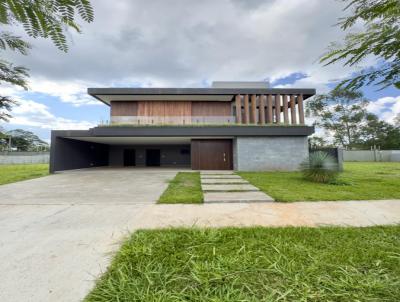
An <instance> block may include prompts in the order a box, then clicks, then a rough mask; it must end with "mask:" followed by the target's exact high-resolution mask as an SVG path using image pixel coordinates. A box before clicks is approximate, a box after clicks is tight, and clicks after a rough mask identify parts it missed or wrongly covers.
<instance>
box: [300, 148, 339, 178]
mask: <svg viewBox="0 0 400 302" xmlns="http://www.w3.org/2000/svg"><path fill="white" fill-rule="evenodd" d="M301 171H302V173H303V177H304V178H305V179H307V180H310V181H314V182H322V183H328V182H332V181H334V180H335V179H336V177H337V175H338V174H339V169H338V165H337V163H336V161H335V159H334V158H333V157H332V156H330V155H329V154H328V153H326V152H323V151H316V152H313V153H310V156H309V158H308V160H306V161H304V162H303V163H302V164H301Z"/></svg>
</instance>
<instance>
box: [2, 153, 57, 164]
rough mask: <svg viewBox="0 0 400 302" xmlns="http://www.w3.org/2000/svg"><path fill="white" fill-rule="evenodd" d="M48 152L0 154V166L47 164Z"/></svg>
mask: <svg viewBox="0 0 400 302" xmlns="http://www.w3.org/2000/svg"><path fill="white" fill-rule="evenodd" d="M49 159H50V152H0V165H11V164H48V163H49Z"/></svg>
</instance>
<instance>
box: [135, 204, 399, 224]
mask: <svg viewBox="0 0 400 302" xmlns="http://www.w3.org/2000/svg"><path fill="white" fill-rule="evenodd" d="M399 223H400V200H374V201H320V202H293V203H276V202H275V203H229V204H223V203H220V204H218V203H215V204H201V205H189V204H179V205H178V204H177V205H150V206H148V207H146V209H144V211H143V212H142V213H141V215H140V216H139V217H138V218H137V220H136V222H135V226H136V227H137V228H140V229H146V228H161V227H169V226H171V227H178V226H185V227H190V226H198V227H224V226H311V227H316V226H328V225H334V226H373V225H386V224H399Z"/></svg>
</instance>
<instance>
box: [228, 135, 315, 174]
mask: <svg viewBox="0 0 400 302" xmlns="http://www.w3.org/2000/svg"><path fill="white" fill-rule="evenodd" d="M306 158H308V143H307V136H291V137H237V138H236V139H235V140H234V141H233V159H234V160H233V163H234V169H235V170H238V171H275V170H276V171H295V170H298V169H299V165H300V163H301V162H302V161H303V160H305V159H306Z"/></svg>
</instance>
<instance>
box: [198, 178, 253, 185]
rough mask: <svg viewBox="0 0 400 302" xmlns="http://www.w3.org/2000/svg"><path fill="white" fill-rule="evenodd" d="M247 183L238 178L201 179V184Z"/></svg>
mask: <svg viewBox="0 0 400 302" xmlns="http://www.w3.org/2000/svg"><path fill="white" fill-rule="evenodd" d="M248 183H249V182H248V181H246V180H244V179H240V178H202V179H201V184H248Z"/></svg>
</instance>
